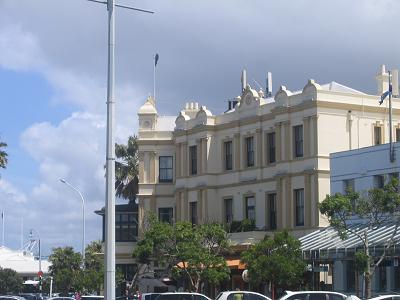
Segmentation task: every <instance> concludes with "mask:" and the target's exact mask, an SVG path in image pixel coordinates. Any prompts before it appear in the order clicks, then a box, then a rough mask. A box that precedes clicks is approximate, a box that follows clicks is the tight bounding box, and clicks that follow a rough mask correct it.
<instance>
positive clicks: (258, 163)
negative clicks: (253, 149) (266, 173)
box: [255, 128, 263, 168]
mask: <svg viewBox="0 0 400 300" xmlns="http://www.w3.org/2000/svg"><path fill="white" fill-rule="evenodd" d="M256 143H257V155H256V164H255V165H256V166H257V167H259V168H261V167H262V165H263V159H262V158H263V151H262V149H263V147H262V146H263V142H262V130H261V129H260V128H257V129H256Z"/></svg>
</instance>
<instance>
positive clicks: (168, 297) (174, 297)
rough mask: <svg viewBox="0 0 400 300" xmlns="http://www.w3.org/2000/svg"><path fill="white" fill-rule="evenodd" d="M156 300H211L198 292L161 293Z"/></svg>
mask: <svg viewBox="0 0 400 300" xmlns="http://www.w3.org/2000/svg"><path fill="white" fill-rule="evenodd" d="M156 300H211V299H210V298H208V297H207V296H204V295H202V294H199V293H180V292H179V293H162V294H160V295H159V296H158V297H157V298H156Z"/></svg>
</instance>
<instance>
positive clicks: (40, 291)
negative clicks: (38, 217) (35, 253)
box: [30, 229, 43, 296]
mask: <svg viewBox="0 0 400 300" xmlns="http://www.w3.org/2000/svg"><path fill="white" fill-rule="evenodd" d="M33 232H35V235H37V241H38V247H39V272H38V276H39V293H40V296H42V276H43V272H42V248H41V246H40V235H39V233H38V232H37V230H35V229H31V232H30V236H31V240H32V239H33Z"/></svg>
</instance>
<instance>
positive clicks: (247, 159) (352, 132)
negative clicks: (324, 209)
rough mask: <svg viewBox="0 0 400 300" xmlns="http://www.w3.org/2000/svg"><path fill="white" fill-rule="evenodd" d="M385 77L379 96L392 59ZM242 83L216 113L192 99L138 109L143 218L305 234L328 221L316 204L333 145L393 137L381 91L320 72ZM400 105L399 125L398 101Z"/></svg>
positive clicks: (396, 118) (399, 120)
mask: <svg viewBox="0 0 400 300" xmlns="http://www.w3.org/2000/svg"><path fill="white" fill-rule="evenodd" d="M244 77H245V76H244ZM376 79H377V84H378V91H377V94H380V93H381V92H382V91H385V90H387V88H388V73H387V72H386V71H385V68H384V66H383V67H382V69H381V70H380V72H379V74H378V76H377V77H376ZM242 90H243V92H242V94H241V95H240V96H238V97H237V98H236V101H234V102H235V103H236V102H237V105H235V106H234V107H233V108H232V106H233V105H234V104H235V103H230V109H229V110H228V111H226V112H225V113H222V114H217V115H214V114H213V113H212V112H211V111H210V110H209V109H207V107H205V106H201V105H199V104H197V102H190V103H187V104H186V105H185V107H183V108H182V110H181V111H180V112H179V113H178V115H177V116H169V117H163V116H160V115H159V113H158V111H157V109H156V102H155V101H154V99H152V98H151V97H149V98H148V99H147V101H146V102H145V104H144V105H143V106H142V107H141V108H140V110H139V112H138V115H139V132H138V144H139V195H138V198H139V219H140V220H143V218H144V214H145V212H146V211H153V212H154V213H156V214H157V215H158V216H159V218H161V219H163V220H166V221H170V222H173V221H177V220H187V221H190V222H192V223H202V222H209V221H217V222H221V223H232V222H234V221H237V222H240V221H242V220H244V219H250V220H251V221H252V222H254V224H255V229H256V230H261V231H265V232H271V231H274V230H280V229H283V228H286V229H289V230H290V231H292V233H293V234H294V235H297V236H302V235H304V234H306V233H308V232H310V231H312V230H313V229H316V228H319V227H323V226H326V225H327V222H326V220H325V219H324V218H322V216H321V215H320V214H319V211H318V208H317V205H318V203H319V202H320V201H322V200H323V199H324V198H325V196H326V194H329V193H330V162H329V155H330V153H332V152H337V151H344V150H350V149H356V148H361V147H367V146H371V145H374V144H381V143H385V142H387V141H388V140H389V136H388V130H387V128H388V107H387V101H386V102H385V103H384V105H382V106H379V104H378V101H379V99H380V98H379V96H377V95H367V94H365V93H363V92H360V91H357V90H354V89H352V88H349V87H346V86H344V85H341V84H338V83H336V82H330V83H328V84H323V85H320V84H318V83H317V82H316V81H314V80H312V79H310V80H308V82H307V83H306V85H305V86H304V88H303V89H302V90H300V91H294V92H292V91H290V90H289V89H288V88H286V87H285V86H281V87H280V88H279V90H278V91H277V92H276V94H275V96H274V97H266V96H265V95H268V94H269V91H261V90H260V91H256V90H254V89H252V88H251V87H250V86H249V85H247V84H246V83H245V82H244V83H243V86H242ZM393 108H394V109H393V112H394V114H393V124H394V128H393V129H394V132H396V130H398V128H400V101H399V100H398V99H394V100H393ZM141 223H142V222H141V221H140V222H139V224H141Z"/></svg>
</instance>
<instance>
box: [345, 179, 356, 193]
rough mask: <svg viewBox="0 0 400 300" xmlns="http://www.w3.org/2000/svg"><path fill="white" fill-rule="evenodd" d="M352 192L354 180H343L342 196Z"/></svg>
mask: <svg viewBox="0 0 400 300" xmlns="http://www.w3.org/2000/svg"><path fill="white" fill-rule="evenodd" d="M354 191H355V190H354V179H346V180H343V195H348V194H349V193H350V192H354Z"/></svg>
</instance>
